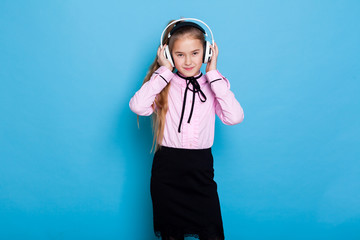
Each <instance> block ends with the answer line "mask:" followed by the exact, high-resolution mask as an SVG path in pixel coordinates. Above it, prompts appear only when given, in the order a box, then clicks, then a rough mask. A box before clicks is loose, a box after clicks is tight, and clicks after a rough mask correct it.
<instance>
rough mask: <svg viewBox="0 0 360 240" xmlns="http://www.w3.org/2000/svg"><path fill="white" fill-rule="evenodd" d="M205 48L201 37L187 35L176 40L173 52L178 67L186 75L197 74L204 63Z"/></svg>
mask: <svg viewBox="0 0 360 240" xmlns="http://www.w3.org/2000/svg"><path fill="white" fill-rule="evenodd" d="M203 48H204V46H203V43H202V41H201V40H199V39H193V38H188V37H185V38H180V39H178V40H176V41H175V42H174V46H173V49H172V52H171V53H172V57H173V60H174V64H175V67H176V69H177V70H178V71H179V72H180V73H181V74H182V75H184V76H185V77H192V76H195V75H197V74H198V73H199V71H200V68H201V66H202V64H203V54H204V52H203V51H204V49H203Z"/></svg>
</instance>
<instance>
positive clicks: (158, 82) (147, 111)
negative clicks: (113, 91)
mask: <svg viewBox="0 0 360 240" xmlns="http://www.w3.org/2000/svg"><path fill="white" fill-rule="evenodd" d="M173 76H174V73H173V72H171V71H170V70H169V69H168V68H167V67H165V66H161V67H159V68H158V69H157V70H156V71H155V72H154V73H153V75H152V76H151V78H150V80H149V81H147V82H146V83H144V84H143V85H142V86H141V88H140V89H139V90H138V91H137V92H136V93H135V95H134V96H133V97H132V98H131V99H130V102H129V106H130V109H131V111H133V112H134V113H136V114H138V115H141V116H149V115H151V114H152V113H153V112H154V110H153V108H152V107H151V105H152V104H153V103H154V100H155V97H156V95H157V94H159V93H160V92H161V90H163V88H164V87H166V85H167V84H168V83H169V82H170V80H171V79H172V78H173Z"/></svg>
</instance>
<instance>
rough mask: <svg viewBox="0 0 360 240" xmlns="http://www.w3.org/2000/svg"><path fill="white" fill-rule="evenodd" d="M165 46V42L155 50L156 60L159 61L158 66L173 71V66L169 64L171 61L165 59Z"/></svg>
mask: <svg viewBox="0 0 360 240" xmlns="http://www.w3.org/2000/svg"><path fill="white" fill-rule="evenodd" d="M165 47H166V44H164V46H163V47H161V46H159V48H158V50H157V62H158V63H159V65H160V66H165V67H167V68H168V69H169V70H170V71H173V67H172V66H171V63H170V62H169V60H167V59H166V57H165V55H164V51H165Z"/></svg>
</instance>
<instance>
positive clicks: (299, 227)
mask: <svg viewBox="0 0 360 240" xmlns="http://www.w3.org/2000/svg"><path fill="white" fill-rule="evenodd" d="M180 17H194V18H199V19H201V20H203V21H205V22H206V23H207V24H208V25H209V26H210V27H211V29H212V31H213V33H214V37H215V40H216V42H217V44H218V47H219V51H220V53H219V59H218V69H219V71H220V72H221V73H222V74H223V75H224V76H226V77H227V78H228V79H229V80H230V82H231V89H232V91H233V92H234V93H235V96H236V97H237V99H238V100H239V102H240V104H241V105H242V107H243V109H244V112H245V119H244V121H243V122H242V123H241V124H238V125H235V126H226V125H224V124H222V123H221V121H220V120H219V119H218V118H217V120H216V121H217V122H216V131H215V132H216V134H215V143H214V146H213V154H214V159H215V162H214V168H215V181H216V182H217V183H218V193H219V197H220V203H221V209H222V215H223V222H224V230H225V238H226V239H230V240H235V239H347V240H350V239H360V231H359V229H360V200H359V199H360V163H359V159H360V158H359V156H360V150H359V146H360V141H359V135H360V125H359V117H360V114H359V109H360V108H359V103H360V97H359V92H360V84H359V77H360V61H359V56H360V44H359V43H360V24H359V22H360V2H359V1H340V0H338V1H303V0H302V1H300V0H296V1H235V0H233V1H221V3H220V2H219V1H188V0H184V1H143V2H140V1H126V2H124V1H69V0H67V1H51V2H50V1H10V0H1V1H0V81H1V85H0V114H1V115H0V117H1V118H0V121H1V124H0V161H1V162H0V239H57V240H58V239H136V240H137V239H139V240H143V239H155V237H154V234H153V225H152V205H151V204H152V203H151V197H150V170H151V165H152V155H151V154H150V153H149V152H150V149H151V144H152V132H151V131H152V130H151V127H150V126H151V121H150V118H149V117H140V129H138V128H137V123H136V115H135V114H134V113H132V112H131V111H130V109H129V105H128V104H129V100H130V98H131V97H132V95H133V94H134V93H135V91H136V90H137V89H139V88H140V86H141V83H142V81H143V78H144V77H145V75H146V72H147V69H148V67H149V65H150V64H151V63H152V61H153V60H154V57H155V55H156V50H157V47H158V45H159V40H160V35H161V32H162V30H163V28H164V27H165V26H166V24H167V22H168V21H169V20H170V19H178V18H180ZM189 239H190V238H189Z"/></svg>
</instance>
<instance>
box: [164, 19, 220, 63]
mask: <svg viewBox="0 0 360 240" xmlns="http://www.w3.org/2000/svg"><path fill="white" fill-rule="evenodd" d="M185 20H192V21H198V22H201V23H202V24H204V25H205V26H206V27H207V28H208V29H209V31H210V33H211V41H212V45H213V47H215V41H214V36H213V34H212V31H211V29H210V28H209V26H208V25H207V24H206V23H204V22H203V21H201V20H199V19H196V18H180V19H178V20H176V21H174V22H172V23H170V24H169V25H167V26H166V28H165V29H164V30H163V32H162V34H161V37H160V44H161V47H163V42H162V39H163V35H164V32H165V31H166V29H168V27H169V26H170V25H172V24H175V23H177V22H180V21H185ZM189 25H190V26H193V27H196V28H198V29H199V30H201V31H202V32H203V33H204V35H205V36H208V35H207V33H206V32H205V30H204V29H203V28H202V27H200V26H199V25H198V24H196V23H193V22H184V23H180V24H179V25H178V26H179V27H178V28H181V27H182V26H189ZM176 26H177V25H175V27H174V28H173V29H172V30H171V31H170V33H169V34H168V39H169V38H170V37H171V34H173V33H174V32H175V31H176V30H177V29H178V28H177V27H176ZM204 45H205V48H204V58H203V63H207V62H209V61H210V60H211V57H212V55H213V52H212V50H211V48H210V42H209V41H206V40H205V43H204ZM164 56H165V57H166V59H167V60H169V62H170V63H171V66H173V67H174V66H175V65H174V61H173V59H172V57H171V53H170V50H169V45H167V46H166V47H165V51H164Z"/></svg>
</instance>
